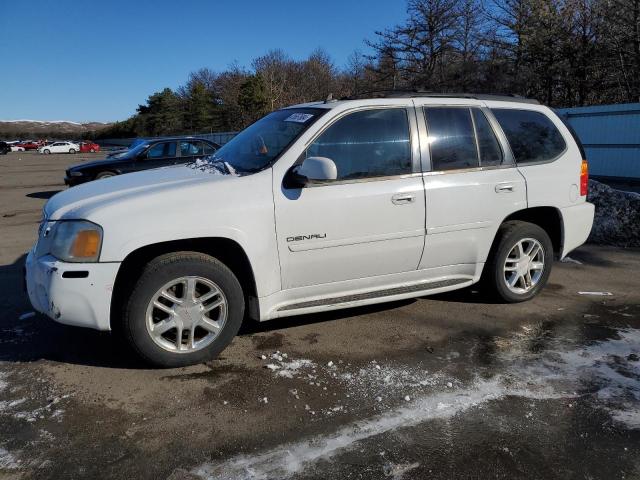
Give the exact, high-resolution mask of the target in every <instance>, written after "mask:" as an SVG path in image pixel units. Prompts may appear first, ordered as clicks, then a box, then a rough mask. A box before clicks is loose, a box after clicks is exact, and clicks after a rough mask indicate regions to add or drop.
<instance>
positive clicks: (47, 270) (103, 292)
mask: <svg viewBox="0 0 640 480" xmlns="http://www.w3.org/2000/svg"><path fill="white" fill-rule="evenodd" d="M25 266H26V268H27V271H28V272H29V275H27V293H28V295H29V300H30V301H31V305H33V308H35V309H36V310H37V311H38V312H40V313H43V314H45V315H47V316H49V317H51V318H52V319H54V320H56V321H57V322H60V323H64V324H65V325H74V326H77V327H89V328H93V329H96V330H109V328H110V325H109V315H110V312H111V295H112V290H113V282H114V280H115V278H116V273H117V272H118V268H120V264H119V263H65V262H60V261H58V260H57V259H55V258H54V257H51V256H49V255H47V256H43V257H41V258H38V259H36V258H34V252H33V251H31V252H29V255H27V259H26V262H25ZM66 270H72V271H82V270H84V271H88V272H89V276H88V277H87V278H62V274H63V273H64V272H65V271H66Z"/></svg>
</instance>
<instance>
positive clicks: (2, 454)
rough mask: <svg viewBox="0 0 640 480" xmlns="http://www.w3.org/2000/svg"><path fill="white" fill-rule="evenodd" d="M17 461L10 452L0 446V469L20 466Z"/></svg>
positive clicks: (11, 468)
mask: <svg viewBox="0 0 640 480" xmlns="http://www.w3.org/2000/svg"><path fill="white" fill-rule="evenodd" d="M19 463H20V462H19V460H17V459H16V457H14V456H13V454H12V453H10V452H9V451H8V450H6V449H5V448H3V447H0V469H5V470H14V469H16V468H19V467H20V465H19Z"/></svg>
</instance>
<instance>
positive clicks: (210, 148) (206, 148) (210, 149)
mask: <svg viewBox="0 0 640 480" xmlns="http://www.w3.org/2000/svg"><path fill="white" fill-rule="evenodd" d="M203 145H204V154H205V155H211V154H212V153H214V152H215V151H216V149H215V148H214V147H213V146H212V145H209V144H208V143H206V142H203Z"/></svg>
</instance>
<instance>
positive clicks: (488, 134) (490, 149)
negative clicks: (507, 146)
mask: <svg viewBox="0 0 640 480" xmlns="http://www.w3.org/2000/svg"><path fill="white" fill-rule="evenodd" d="M471 111H472V115H473V123H474V124H475V126H476V135H477V138H478V151H479V152H480V164H481V165H482V166H483V167H486V166H496V165H500V164H502V158H503V157H502V149H501V148H500V144H499V143H498V139H497V138H496V134H495V133H494V132H493V128H491V125H490V124H489V121H488V120H487V117H485V116H484V113H482V111H481V110H478V109H477V108H474V109H472V110H471Z"/></svg>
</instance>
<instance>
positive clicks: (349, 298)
mask: <svg viewBox="0 0 640 480" xmlns="http://www.w3.org/2000/svg"><path fill="white" fill-rule="evenodd" d="M468 281H469V279H468V278H453V279H449V280H440V281H438V282H428V283H419V284H417V285H408V286H406V287H395V288H388V289H386V290H375V291H372V292H364V293H357V294H354V295H346V296H343V297H331V298H323V299H320V300H310V301H308V302H300V303H292V304H290V305H284V306H282V307H280V308H278V310H277V311H279V312H281V311H285V310H298V309H300V308H309V307H321V306H325V305H336V304H340V303H351V302H358V301H361V300H369V299H372V298H382V297H392V296H394V295H402V294H404V293H411V292H422V291H424V292H426V291H428V290H434V289H436V288H442V287H450V286H452V285H457V284H459V283H465V282H468Z"/></svg>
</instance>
